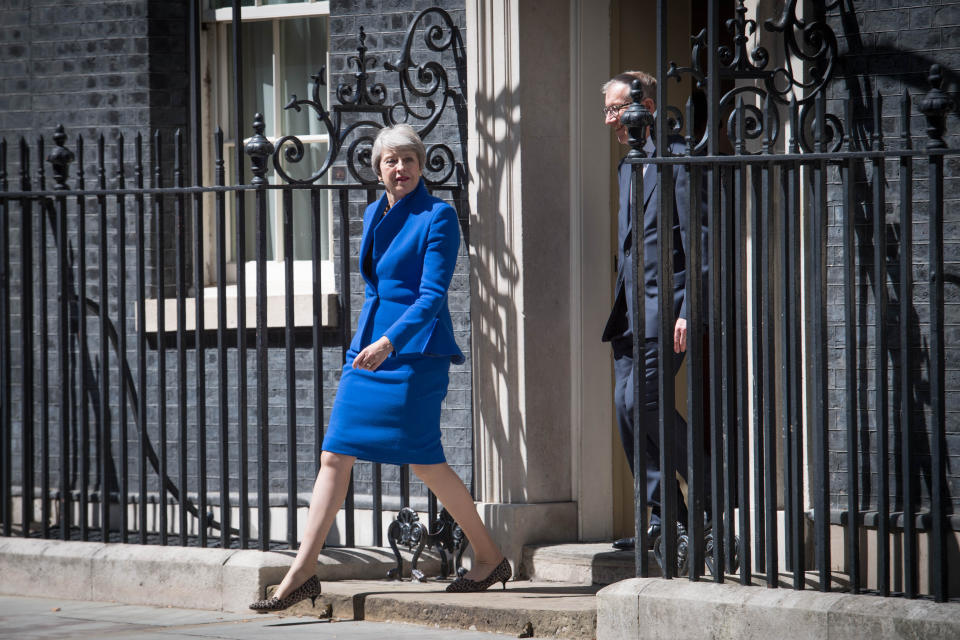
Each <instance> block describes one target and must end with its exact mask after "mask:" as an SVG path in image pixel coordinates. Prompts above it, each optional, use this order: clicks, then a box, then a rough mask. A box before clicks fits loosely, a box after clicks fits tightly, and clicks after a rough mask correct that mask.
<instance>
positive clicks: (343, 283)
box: [338, 189, 355, 547]
mask: <svg viewBox="0 0 960 640" xmlns="http://www.w3.org/2000/svg"><path fill="white" fill-rule="evenodd" d="M338 195H339V205H340V359H341V364H345V363H346V361H347V350H348V349H349V348H350V336H351V325H352V324H353V321H352V319H351V315H350V314H351V311H350V306H351V305H350V295H351V289H350V215H349V214H350V197H349V196H350V193H349V191H348V190H347V189H340V190H338ZM353 479H354V477H353V470H352V469H351V470H350V485H349V487H348V489H347V498H346V500H345V501H344V505H343V510H344V511H343V516H344V523H345V528H346V536H345V542H346V546H348V547H352V546H353V545H354V529H355V527H354V513H353V510H354V486H353V484H354V483H353Z"/></svg>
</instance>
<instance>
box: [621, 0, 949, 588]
mask: <svg viewBox="0 0 960 640" xmlns="http://www.w3.org/2000/svg"><path fill="white" fill-rule="evenodd" d="M658 7H659V8H658V29H659V31H658V33H659V36H658V37H659V40H658V71H659V73H658V77H659V78H661V79H664V80H666V79H667V78H669V77H677V78H678V79H679V77H681V76H683V75H689V76H692V77H693V79H694V80H695V82H696V86H697V88H699V89H702V90H703V91H704V92H705V98H706V101H705V102H706V110H705V112H703V111H701V113H695V110H694V108H693V101H692V100H691V101H690V102H688V103H687V109H686V112H685V113H684V114H681V112H680V110H679V109H676V108H672V107H669V106H666V107H659V108H658V115H660V114H662V117H657V118H655V117H654V114H651V113H650V112H649V111H648V110H647V109H646V108H644V107H643V105H642V104H641V100H642V98H643V93H642V88H641V86H640V83H639V81H636V82H634V86H633V91H632V97H633V104H632V105H631V106H630V107H629V108H628V109H627V111H626V112H625V115H624V116H623V121H624V122H625V123H627V124H628V125H629V126H630V129H629V132H630V136H631V140H630V144H631V146H632V147H633V150H632V151H631V152H630V154H629V155H628V158H627V161H628V162H630V163H631V164H633V181H634V184H633V194H635V195H634V200H633V215H634V220H633V227H634V229H639V228H641V226H640V225H641V223H642V220H643V217H642V216H643V214H642V206H643V204H642V202H640V201H639V200H638V195H637V194H643V193H644V189H643V182H644V171H643V169H644V167H646V166H647V165H653V166H654V167H656V172H655V175H656V177H655V178H652V179H655V180H656V181H657V188H658V189H659V190H660V193H661V194H662V195H661V197H660V200H659V202H660V209H659V211H658V229H659V232H660V233H659V235H658V237H659V239H660V243H659V245H658V249H659V265H660V267H659V273H658V284H659V291H660V299H669V298H670V297H671V296H672V291H673V280H672V278H673V274H672V271H671V270H670V268H669V265H671V264H673V257H672V251H673V250H674V247H673V246H672V237H673V234H672V233H671V232H670V228H671V225H672V224H674V223H673V222H672V217H673V209H672V207H673V204H672V201H673V198H672V197H671V196H670V194H672V193H673V192H674V190H673V182H672V181H673V179H674V175H675V172H676V171H679V172H681V173H683V174H685V175H686V176H687V177H688V179H689V184H690V185H691V186H690V189H689V196H690V202H689V203H684V204H685V205H686V206H688V207H689V208H690V215H689V220H690V227H689V229H688V231H687V237H688V238H689V239H690V240H689V246H687V247H685V249H686V252H687V254H686V255H687V260H688V262H687V264H686V273H687V289H686V295H687V300H688V305H689V320H688V328H689V332H690V333H689V338H688V342H687V343H688V351H687V356H686V357H687V361H688V362H687V364H688V369H689V376H688V383H689V386H688V388H687V390H686V391H687V398H688V404H687V409H688V411H687V413H688V431H687V434H686V437H687V441H688V442H689V443H690V445H689V458H688V459H687V460H677V459H675V456H674V454H673V453H672V452H671V449H670V447H668V446H662V447H661V451H662V452H663V453H662V455H661V459H660V468H661V495H662V496H663V500H662V501H663V504H662V514H661V517H662V518H663V520H664V522H668V523H672V522H675V521H677V520H678V514H679V513H680V508H681V505H679V504H678V498H677V497H676V496H677V479H676V472H677V471H678V470H679V471H682V472H683V473H682V475H683V476H684V477H685V478H686V480H687V483H688V487H689V489H688V494H687V504H688V506H689V521H688V522H682V523H680V525H681V526H679V527H673V526H670V527H664V529H663V534H662V536H661V537H659V538H658V539H657V540H656V541H654V545H655V550H656V552H657V554H656V557H657V558H658V559H659V560H660V561H661V563H662V571H663V575H664V576H666V577H672V576H676V575H680V574H685V575H689V577H690V579H692V580H696V579H699V578H701V577H702V576H704V574H705V570H709V571H710V572H711V573H712V574H713V578H714V579H715V580H717V581H723V580H724V579H726V577H725V574H738V578H739V581H740V582H741V583H743V584H749V583H751V582H752V581H753V580H755V579H757V578H758V577H762V578H763V579H764V581H765V582H766V584H767V586H769V587H777V586H787V585H789V586H792V587H793V588H795V589H803V588H804V587H805V585H807V584H808V583H809V582H813V583H814V584H816V585H817V587H816V588H819V589H821V590H824V591H827V590H831V589H841V590H849V591H852V592H854V593H859V592H868V593H878V594H881V595H891V594H894V593H899V594H902V595H905V596H906V597H911V598H912V597H917V596H920V595H930V596H932V597H933V598H934V599H935V600H937V601H941V602H942V601H945V600H947V599H949V598H950V596H951V595H952V596H954V597H956V596H957V595H958V594H957V593H952V594H951V593H950V588H949V585H950V574H956V572H957V571H958V570H960V558H958V556H957V552H956V548H955V543H951V542H950V539H951V536H956V535H957V533H956V532H957V531H958V530H960V519H958V518H957V516H956V515H953V514H954V513H955V508H956V506H957V504H958V497H960V496H958V495H957V494H956V491H957V488H958V484H960V483H958V478H957V475H956V472H955V471H954V472H953V475H952V476H951V477H949V478H948V475H947V466H946V461H947V456H948V450H947V442H946V430H945V416H946V415H947V414H946V408H945V393H947V391H946V386H945V385H946V384H947V383H948V382H949V380H948V379H947V378H945V365H944V340H945V325H944V310H945V298H944V284H945V282H946V281H947V277H946V275H945V272H944V210H945V192H944V171H945V170H944V165H945V160H946V161H949V160H950V159H952V158H953V157H955V156H957V155H960V150H958V149H950V148H947V145H946V144H945V142H944V140H943V134H944V129H945V116H946V113H947V111H948V109H950V108H951V106H953V102H952V99H951V98H950V97H949V96H948V95H947V94H946V93H945V92H944V91H943V90H942V88H941V85H942V82H943V77H942V71H941V69H940V67H939V65H933V67H932V68H931V69H930V72H929V87H930V89H929V91H927V93H926V95H925V96H922V98H921V99H919V100H918V105H917V106H918V107H919V111H920V112H922V113H923V115H924V116H925V117H926V119H927V122H928V128H927V131H926V133H927V140H926V142H925V143H924V144H922V145H918V147H917V148H915V147H914V141H913V132H912V131H911V119H912V116H913V115H914V113H915V107H914V104H913V103H912V102H911V98H910V96H909V94H908V93H906V92H904V93H903V95H902V96H888V97H887V100H891V99H894V100H899V112H900V113H899V128H900V131H899V141H898V143H894V144H890V143H889V142H888V141H887V140H886V139H885V137H884V126H883V125H884V123H883V121H882V118H881V116H882V115H883V114H884V112H883V98H882V97H881V96H880V95H879V93H876V94H875V95H873V96H871V98H870V99H869V100H868V101H867V102H866V104H865V105H864V109H862V110H859V111H856V112H855V111H854V110H853V106H852V105H853V100H852V99H850V97H849V96H847V99H845V100H841V101H838V102H840V103H841V104H844V105H845V106H844V107H842V109H843V114H842V115H836V114H833V113H830V112H829V111H828V100H827V96H826V87H827V86H828V85H829V83H830V81H831V80H832V79H833V78H832V71H833V70H834V69H835V66H836V64H835V63H836V60H835V57H836V54H837V45H836V38H835V37H834V35H833V32H832V31H831V30H830V28H829V26H828V25H827V24H826V23H825V22H817V21H815V20H809V19H808V20H806V21H802V20H800V19H798V18H797V16H796V13H795V11H796V8H795V3H785V5H784V8H783V13H782V15H781V16H780V17H779V18H777V19H774V20H770V21H767V22H766V24H765V25H764V27H765V29H766V30H767V31H768V32H771V33H774V34H781V35H782V38H783V43H784V55H783V57H782V59H784V60H787V61H790V60H796V59H802V60H803V61H804V62H805V64H806V75H805V77H806V78H807V79H808V81H806V82H804V81H801V74H799V73H796V74H795V70H794V69H792V68H790V67H789V66H787V67H782V68H776V69H774V68H767V64H768V61H769V59H770V56H769V55H768V53H767V51H766V50H765V49H763V48H762V47H757V48H755V49H754V50H753V51H752V52H749V53H748V51H747V49H746V43H747V38H746V36H747V35H749V34H750V33H752V32H753V31H754V30H756V29H757V28H758V25H757V24H756V22H754V21H751V20H747V18H746V9H745V8H744V7H743V3H742V2H741V3H740V6H739V8H738V9H737V10H736V16H735V17H734V18H733V19H731V20H729V21H727V22H726V29H727V30H728V31H729V33H730V35H731V37H732V38H733V41H734V45H733V46H732V47H726V46H720V45H719V31H720V21H719V15H718V6H717V3H714V2H711V3H710V4H709V14H708V28H707V29H706V30H705V31H704V32H702V33H701V34H699V35H698V36H697V37H696V38H695V39H694V48H693V63H692V64H691V65H690V66H689V67H684V68H678V67H676V65H673V64H671V65H670V66H669V67H668V65H667V64H666V58H665V42H666V12H667V9H666V2H664V1H662V0H661V1H660V2H658ZM796 33H802V34H803V38H802V39H801V40H800V41H798V39H797V37H796V35H795V34H796ZM721 82H723V83H725V84H724V86H725V89H726V90H725V91H723V92H721ZM665 84H666V82H661V83H659V84H658V87H657V88H658V95H657V104H658V105H666V104H667V103H666V89H665V87H664V85H665ZM795 94H796V95H795ZM796 96H800V97H799V98H798V97H796ZM784 114H785V115H784ZM684 115H685V118H684ZM684 120H685V122H684ZM698 121H699V123H700V126H703V132H702V134H701V133H700V132H699V131H697V129H698V124H697V123H698ZM648 127H649V128H650V129H649V132H648ZM683 131H686V139H685V142H686V145H685V151H684V152H682V153H679V154H674V155H672V154H671V153H670V152H668V151H667V150H668V149H669V148H670V147H669V144H668V143H669V142H670V141H671V137H670V136H671V134H679V133H680V132H683ZM695 131H696V135H695V133H694V132H695ZM648 135H649V136H652V137H654V139H655V141H656V148H657V149H658V150H663V151H658V153H657V155H656V157H647V154H646V153H644V151H643V149H644V144H645V143H646V140H647V137H648ZM725 138H726V140H725ZM673 140H674V141H676V140H677V138H673ZM727 140H728V141H729V145H725V142H727ZM725 147H726V151H725ZM915 170H917V171H921V172H923V173H922V175H924V176H925V182H924V181H918V180H916V179H915V176H914V172H915ZM648 175H649V174H648ZM648 179H651V178H648ZM892 183H896V184H895V185H894V186H891V184H892ZM895 189H898V194H897V193H895V194H894V196H893V197H892V198H890V197H889V196H890V193H891V191H893V190H895ZM888 200H893V201H894V202H896V201H897V200H898V201H899V202H898V203H897V204H895V205H894V207H893V209H892V210H891V208H890V206H889V205H888ZM918 202H920V203H922V206H923V208H924V209H925V211H926V223H927V226H926V233H925V237H924V238H923V244H924V245H925V247H926V249H925V251H924V253H925V254H926V255H923V254H921V255H918V256H915V255H914V251H915V250H917V249H919V247H920V246H921V245H920V244H919V243H915V240H914V237H913V231H914V230H916V229H917V228H918V227H916V226H915V225H916V223H917V222H918V221H917V220H916V219H915V217H914V212H915V206H914V205H915V203H918ZM703 203H705V205H704V204H703ZM704 207H705V212H704V213H705V217H706V219H707V220H708V223H707V228H708V233H706V234H705V237H706V238H707V245H706V246H704V247H700V246H698V239H699V238H700V233H699V231H700V218H701V217H700V216H699V215H697V212H699V211H701V210H702V209H703V208H704ZM891 211H892V213H891ZM637 216H640V217H639V218H638V217H637ZM702 260H706V261H707V264H708V266H709V271H708V273H709V275H708V277H706V278H704V279H703V281H702V282H701V280H700V279H699V278H696V277H693V275H692V274H697V273H699V270H700V266H701V261H702ZM636 262H637V265H636V266H637V268H638V269H639V268H640V267H639V262H640V261H639V259H638V260H637V261H636ZM917 274H922V277H923V279H924V280H926V281H925V282H917V283H916V284H915V283H914V280H915V277H916V275H917ZM636 281H637V282H642V281H643V280H642V273H641V272H638V273H637V274H636ZM700 289H702V291H701V290H700ZM665 292H669V293H665ZM633 293H634V294H635V295H636V297H635V301H636V303H635V305H634V313H635V314H636V315H635V316H634V319H635V322H634V326H635V327H641V326H643V324H642V319H643V317H644V312H643V306H642V305H643V303H644V299H643V293H642V290H641V291H640V292H636V291H635V292H633ZM890 295H892V296H893V299H891V300H888V296H890ZM701 300H703V301H704V302H703V304H701ZM922 307H926V308H922ZM659 310H660V314H661V316H660V333H659V345H660V362H666V361H668V357H669V356H670V355H671V354H670V353H669V352H670V350H671V349H672V345H673V326H674V322H675V318H674V315H673V314H674V312H673V309H672V307H671V305H668V304H660V305H659ZM869 313H872V314H873V315H872V317H870V315H869ZM922 316H927V317H928V318H929V321H928V323H927V324H926V326H922V325H921V323H920V322H919V320H918V318H919V317H922ZM953 322H954V324H953V325H951V326H953V327H955V326H956V320H955V319H954V320H953ZM921 332H922V334H923V336H924V338H923V339H922V341H921V338H920V334H921ZM640 340H641V338H640V337H635V341H634V349H635V352H636V353H639V349H641V348H642V345H641V344H640ZM921 360H925V361H926V362H921ZM642 361H643V359H642V358H637V359H635V363H637V368H636V370H635V372H634V377H635V381H636V383H635V384H636V388H635V397H643V394H642V393H641V385H657V384H658V385H659V392H660V407H661V411H660V415H659V420H655V421H653V422H648V423H647V424H649V427H647V428H658V429H659V439H660V442H661V443H669V442H671V441H672V440H673V439H675V438H676V437H677V435H676V428H677V427H676V425H675V423H674V418H673V411H672V407H673V406H674V401H675V389H674V388H673V376H672V375H670V374H669V373H668V374H666V375H665V374H664V372H663V371H661V375H660V377H659V380H644V379H643V371H644V369H643V368H642V366H643V365H642ZM891 376H892V378H893V384H891V383H890V378H891ZM924 378H926V380H924ZM927 384H928V385H929V392H927V391H926V389H924V387H925V386H926V385H927ZM950 391H951V392H952V393H956V391H957V389H950ZM891 403H892V406H891ZM637 405H638V406H637V407H636V414H635V419H636V420H637V423H638V424H641V425H642V424H643V422H642V420H641V414H640V410H641V409H640V406H639V405H640V403H639V402H638V403H637ZM665 407H666V408H669V409H664V408H665ZM642 437H644V436H642V432H641V431H640V430H638V439H639V438H642ZM705 442H706V443H708V444H707V445H705V446H699V445H700V443H705ZM918 448H922V449H923V450H922V451H921V450H918ZM635 452H636V455H635V468H636V470H637V472H636V477H637V481H636V484H635V489H636V505H637V509H636V530H637V533H638V545H637V549H638V551H637V575H640V576H645V575H648V574H649V570H650V567H649V566H648V556H647V554H646V552H645V549H646V543H647V541H646V540H645V539H644V538H645V531H646V528H647V527H646V525H647V517H648V516H647V503H646V498H645V487H644V486H643V483H642V480H641V479H643V478H644V473H645V468H646V461H645V460H644V459H643V456H642V455H640V454H641V452H642V448H641V447H640V445H639V441H638V442H637V443H636V445H635ZM951 487H952V488H953V492H952V493H951ZM808 509H809V510H808ZM778 515H782V518H783V520H782V523H781V521H780V520H779V519H778ZM921 534H925V536H926V544H927V548H928V550H929V560H928V561H926V562H924V561H923V560H922V559H921V556H920V555H919V553H918V540H919V538H920V535H921ZM868 537H872V538H874V539H875V542H874V543H873V544H872V545H871V546H872V547H873V550H872V551H870V552H868V550H867V548H866V544H867V542H866V541H867V539H868ZM833 539H837V540H842V543H843V548H844V553H843V558H834V557H832V556H831V540H833ZM781 558H782V559H781ZM835 566H842V567H843V568H842V570H841V571H836V570H834V569H833V567H835ZM868 574H869V575H871V576H873V577H871V578H870V579H869V580H868ZM921 576H923V577H924V578H925V580H926V584H927V585H928V586H927V587H926V588H922V587H921V584H920V582H921Z"/></svg>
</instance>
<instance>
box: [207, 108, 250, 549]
mask: <svg viewBox="0 0 960 640" xmlns="http://www.w3.org/2000/svg"><path fill="white" fill-rule="evenodd" d="M213 152H214V156H215V160H214V179H215V181H216V184H217V186H218V187H222V186H223V185H224V184H225V183H226V167H225V165H224V160H223V129H221V128H220V127H217V130H216V131H215V132H214V141H213ZM216 207H217V209H216V215H217V218H216V230H215V233H216V253H217V255H216V260H217V409H218V417H219V422H220V425H219V426H220V435H219V441H220V442H219V444H220V451H219V454H220V469H219V472H220V546H221V547H222V548H223V549H229V548H230V522H231V515H232V514H231V507H230V422H229V418H230V413H229V411H230V407H229V405H228V404H227V403H228V398H227V385H228V384H229V375H228V372H227V194H226V193H224V192H223V191H220V192H218V193H217V195H216ZM242 264H243V261H242V260H239V259H238V260H237V265H238V270H239V268H240V266H242ZM241 304H242V300H241V299H240V298H237V306H238V307H239V306H240V305H241ZM238 346H239V345H238Z"/></svg>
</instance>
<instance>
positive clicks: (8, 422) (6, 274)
mask: <svg viewBox="0 0 960 640" xmlns="http://www.w3.org/2000/svg"><path fill="white" fill-rule="evenodd" d="M9 186H10V185H9V182H8V180H7V140H6V138H0V192H6V191H8V190H9ZM9 219H10V202H9V200H7V199H6V198H2V199H0V521H2V524H0V532H2V533H3V535H4V536H6V537H9V536H10V534H11V531H12V525H13V523H12V518H11V514H12V513H13V509H12V504H11V495H10V494H11V492H12V491H11V485H12V484H13V477H12V474H11V469H12V467H13V465H12V464H11V463H12V460H11V455H10V454H11V451H10V445H11V443H12V442H13V421H12V417H13V416H12V412H11V409H10V405H11V399H12V398H11V395H12V394H11V386H12V385H11V384H10V376H11V375H12V371H11V367H10V361H11V359H12V358H11V353H12V352H11V348H10V322H11V320H10V278H11V274H10V252H9V248H10V222H9ZM61 273H62V272H61ZM65 458H66V456H65V455H61V459H65ZM61 462H62V460H61ZM61 468H62V464H61ZM65 477H66V474H64V475H63V477H61V494H62V493H63V487H64V485H65V483H64V478H65ZM61 500H64V496H63V495H61ZM61 527H62V521H61ZM61 533H62V535H63V536H64V537H66V535H67V533H68V530H67V531H64V530H63V529H61Z"/></svg>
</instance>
